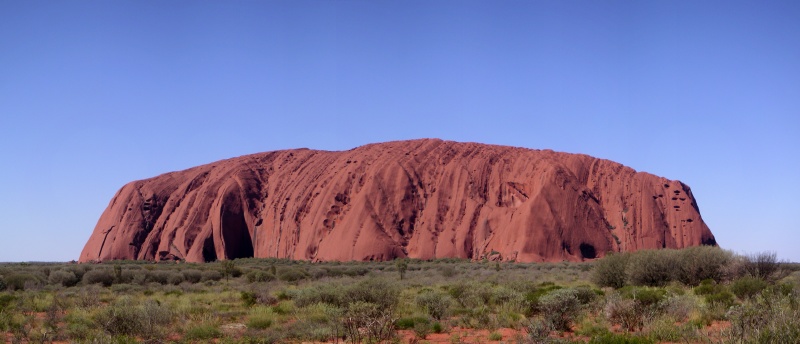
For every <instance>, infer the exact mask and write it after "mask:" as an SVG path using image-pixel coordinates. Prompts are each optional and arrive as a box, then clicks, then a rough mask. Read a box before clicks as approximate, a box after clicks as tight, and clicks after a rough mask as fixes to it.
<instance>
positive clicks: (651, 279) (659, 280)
mask: <svg viewBox="0 0 800 344" xmlns="http://www.w3.org/2000/svg"><path fill="white" fill-rule="evenodd" d="M677 258H678V256H677V252H676V251H675V250H669V249H662V250H642V251H637V252H636V253H633V254H631V257H630V260H629V261H628V268H627V275H628V281H629V282H630V284H633V285H639V286H651V287H660V286H664V285H666V284H667V282H670V281H672V280H673V278H674V276H676V275H677V271H676V270H677V269H676V267H677V266H678V264H677V262H678V259H677Z"/></svg>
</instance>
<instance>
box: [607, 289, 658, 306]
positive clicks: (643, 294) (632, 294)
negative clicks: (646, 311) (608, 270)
mask: <svg viewBox="0 0 800 344" xmlns="http://www.w3.org/2000/svg"><path fill="white" fill-rule="evenodd" d="M619 292H620V295H621V296H622V297H623V298H626V299H631V300H635V301H636V302H637V303H638V304H640V305H642V306H644V307H651V306H655V305H658V303H659V302H661V301H663V300H664V299H666V297H667V291H666V290H664V289H661V288H646V287H634V286H627V287H625V288H622V289H620V291H619Z"/></svg>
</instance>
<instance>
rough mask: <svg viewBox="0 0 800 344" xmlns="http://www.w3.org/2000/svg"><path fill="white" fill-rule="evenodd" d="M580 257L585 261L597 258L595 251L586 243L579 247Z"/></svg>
mask: <svg viewBox="0 0 800 344" xmlns="http://www.w3.org/2000/svg"><path fill="white" fill-rule="evenodd" d="M580 250H581V256H583V258H587V259H594V258H597V250H595V248H594V246H593V245H591V244H587V243H582V244H581V245H580Z"/></svg>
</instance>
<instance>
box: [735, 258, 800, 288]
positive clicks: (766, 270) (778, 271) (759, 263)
mask: <svg viewBox="0 0 800 344" xmlns="http://www.w3.org/2000/svg"><path fill="white" fill-rule="evenodd" d="M784 265H786V263H785V262H780V261H778V256H777V254H776V253H775V252H759V253H754V254H751V255H747V256H745V262H744V266H743V270H744V271H743V272H744V274H746V275H747V276H751V277H756V278H759V279H762V280H765V281H768V282H776V281H778V280H780V279H781V278H784V277H786V276H787V275H788V274H789V273H790V272H791V271H790V270H789V269H786V268H785V267H784Z"/></svg>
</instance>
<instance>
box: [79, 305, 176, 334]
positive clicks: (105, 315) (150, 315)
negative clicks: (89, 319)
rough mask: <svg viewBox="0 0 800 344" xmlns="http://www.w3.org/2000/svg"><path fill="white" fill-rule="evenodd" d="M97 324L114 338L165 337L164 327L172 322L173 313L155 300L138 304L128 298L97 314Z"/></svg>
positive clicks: (95, 319)
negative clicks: (124, 336)
mask: <svg viewBox="0 0 800 344" xmlns="http://www.w3.org/2000/svg"><path fill="white" fill-rule="evenodd" d="M94 321H95V323H96V324H97V325H98V326H99V327H100V328H102V329H103V330H104V331H106V332H107V333H108V334H110V335H112V336H116V335H126V336H141V337H143V338H148V339H149V338H160V337H163V335H164V333H162V329H163V327H165V326H167V325H169V324H170V323H171V322H172V312H170V311H169V309H167V308H166V307H164V306H162V305H160V304H159V303H158V302H156V301H153V300H147V301H145V302H143V303H139V302H136V301H135V300H133V299H131V298H130V297H128V296H123V297H121V298H119V299H117V300H116V301H115V302H114V303H112V304H111V305H109V306H108V307H106V308H104V309H103V310H102V311H100V312H99V313H97V314H96V315H95V318H94Z"/></svg>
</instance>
